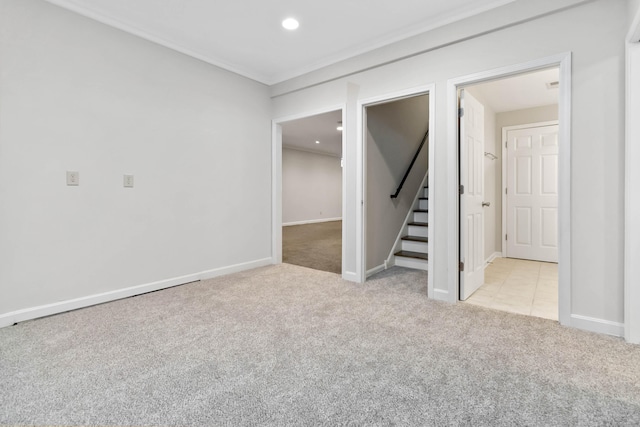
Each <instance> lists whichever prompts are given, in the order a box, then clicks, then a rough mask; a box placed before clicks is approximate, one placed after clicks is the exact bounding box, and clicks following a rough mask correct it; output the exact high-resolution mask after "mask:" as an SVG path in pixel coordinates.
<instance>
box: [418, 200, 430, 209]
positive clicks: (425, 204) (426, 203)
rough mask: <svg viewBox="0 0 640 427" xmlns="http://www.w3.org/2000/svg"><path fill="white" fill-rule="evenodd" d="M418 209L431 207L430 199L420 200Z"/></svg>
mask: <svg viewBox="0 0 640 427" xmlns="http://www.w3.org/2000/svg"><path fill="white" fill-rule="evenodd" d="M418 209H429V201H428V200H420V205H419V207H418Z"/></svg>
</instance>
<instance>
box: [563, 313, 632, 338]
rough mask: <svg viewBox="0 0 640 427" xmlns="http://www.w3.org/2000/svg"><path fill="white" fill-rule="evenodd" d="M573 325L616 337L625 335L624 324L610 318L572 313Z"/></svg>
mask: <svg viewBox="0 0 640 427" xmlns="http://www.w3.org/2000/svg"><path fill="white" fill-rule="evenodd" d="M571 326H572V327H574V328H577V329H582V330H585V331H590V332H597V333H600V334H606V335H613V336H614V337H624V324H622V323H618V322H611V321H610V320H603V319H596V318H593V317H587V316H580V315H579V314H572V315H571Z"/></svg>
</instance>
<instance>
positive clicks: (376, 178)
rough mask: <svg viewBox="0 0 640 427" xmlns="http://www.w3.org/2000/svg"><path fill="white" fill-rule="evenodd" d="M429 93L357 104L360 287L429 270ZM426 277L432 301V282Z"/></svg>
mask: <svg viewBox="0 0 640 427" xmlns="http://www.w3.org/2000/svg"><path fill="white" fill-rule="evenodd" d="M433 90H434V88H433V85H429V86H422V87H417V88H413V89H410V90H406V91H402V92H398V93H393V94H387V95H385V96H379V97H375V98H370V99H366V100H362V101H360V102H359V103H358V111H359V113H360V114H361V115H360V116H359V119H360V120H359V123H358V125H359V129H360V130H361V134H360V135H359V137H358V140H359V141H360V142H361V144H362V145H361V151H360V153H361V157H360V160H359V161H361V162H362V163H361V164H362V175H361V176H362V181H361V187H360V188H361V191H362V192H361V193H359V195H360V196H361V200H362V212H361V214H362V215H361V217H360V218H361V221H359V225H358V228H359V230H361V235H360V236H361V240H360V242H359V243H360V246H359V248H360V250H361V252H360V254H361V255H360V260H361V264H360V265H361V268H362V270H361V277H362V281H364V280H365V279H366V278H367V277H370V276H373V275H375V274H377V273H379V272H381V271H383V270H386V269H388V268H391V267H394V266H401V267H407V268H412V269H414V270H422V271H426V270H428V268H429V266H430V263H431V260H429V259H428V253H429V252H430V251H432V244H433V240H432V239H431V234H430V233H432V231H431V230H430V229H429V228H428V221H429V218H430V215H431V213H430V212H429V210H428V208H429V199H428V189H425V187H426V186H428V171H429V168H430V166H432V165H431V162H432V160H433V158H432V155H431V153H432V150H433V145H432V144H430V142H431V141H432V135H433V131H432V129H430V125H431V124H432V123H433V109H434V104H433V102H434V95H433ZM416 215H417V216H418V217H417V218H416ZM418 223H419V224H418ZM407 255H409V256H407ZM417 273H420V274H423V273H422V272H420V271H418V272H417ZM424 276H425V282H426V283H425V284H426V285H427V286H426V290H427V294H428V295H430V292H431V290H432V289H433V282H432V277H431V276H429V275H427V274H424Z"/></svg>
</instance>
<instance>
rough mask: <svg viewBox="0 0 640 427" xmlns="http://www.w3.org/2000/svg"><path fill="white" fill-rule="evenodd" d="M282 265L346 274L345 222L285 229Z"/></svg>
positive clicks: (283, 231) (295, 226)
mask: <svg viewBox="0 0 640 427" xmlns="http://www.w3.org/2000/svg"><path fill="white" fill-rule="evenodd" d="M282 262H286V263H287V264H294V265H299V266H302V267H308V268H313V269H314V270H322V271H328V272H330V273H337V274H341V273H342V221H331V222H320V223H316V224H304V225H290V226H287V227H282Z"/></svg>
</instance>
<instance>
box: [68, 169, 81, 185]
mask: <svg viewBox="0 0 640 427" xmlns="http://www.w3.org/2000/svg"><path fill="white" fill-rule="evenodd" d="M67 185H80V173H79V172H78V171H67Z"/></svg>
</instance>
